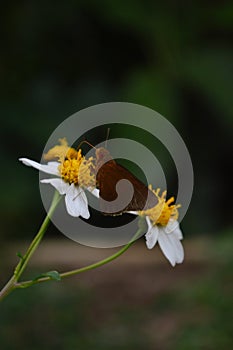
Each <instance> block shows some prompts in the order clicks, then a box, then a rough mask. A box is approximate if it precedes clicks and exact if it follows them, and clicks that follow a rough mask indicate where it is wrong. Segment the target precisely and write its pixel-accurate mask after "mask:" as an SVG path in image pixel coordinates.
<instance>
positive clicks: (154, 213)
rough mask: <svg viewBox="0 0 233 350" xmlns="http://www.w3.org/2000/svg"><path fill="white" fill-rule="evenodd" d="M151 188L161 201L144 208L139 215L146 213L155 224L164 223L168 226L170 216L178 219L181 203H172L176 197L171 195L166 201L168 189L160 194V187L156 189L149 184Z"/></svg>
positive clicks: (163, 224)
mask: <svg viewBox="0 0 233 350" xmlns="http://www.w3.org/2000/svg"><path fill="white" fill-rule="evenodd" d="M149 189H150V190H151V191H152V192H153V193H154V194H155V195H156V197H157V198H158V201H159V203H158V204H157V205H156V206H155V207H153V208H151V209H147V210H143V211H141V212H139V215H145V216H148V217H149V218H150V220H151V222H152V224H153V226H155V225H162V226H166V225H167V223H168V221H169V220H170V218H172V219H174V220H177V219H178V216H179V213H178V208H180V206H181V205H180V204H178V205H175V204H172V205H171V203H173V202H174V200H175V199H174V197H171V198H170V199H168V201H166V199H165V198H166V191H164V192H163V193H162V195H161V196H159V192H160V189H157V190H156V191H155V190H153V189H152V187H151V186H149Z"/></svg>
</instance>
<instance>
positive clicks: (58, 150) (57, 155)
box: [44, 138, 96, 188]
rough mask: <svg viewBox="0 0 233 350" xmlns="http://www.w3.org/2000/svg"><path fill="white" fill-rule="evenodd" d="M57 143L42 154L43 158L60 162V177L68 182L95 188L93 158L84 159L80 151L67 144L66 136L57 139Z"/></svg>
mask: <svg viewBox="0 0 233 350" xmlns="http://www.w3.org/2000/svg"><path fill="white" fill-rule="evenodd" d="M59 143H60V144H59V145H56V146H54V147H53V148H51V149H50V150H49V151H48V152H47V153H46V154H44V159H45V160H52V159H57V160H58V161H59V162H60V163H61V164H60V165H59V167H58V169H59V171H60V174H61V177H62V179H63V180H64V181H65V182H68V183H69V184H72V183H73V184H75V185H79V186H82V187H90V188H95V186H96V180H95V172H94V167H95V166H94V162H93V158H92V157H91V158H89V159H85V157H84V156H82V151H81V149H79V150H78V151H77V150H76V149H74V148H72V147H69V146H68V142H67V140H66V138H63V139H59Z"/></svg>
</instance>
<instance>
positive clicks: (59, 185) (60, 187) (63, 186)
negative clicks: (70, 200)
mask: <svg viewBox="0 0 233 350" xmlns="http://www.w3.org/2000/svg"><path fill="white" fill-rule="evenodd" d="M40 182H42V183H45V184H51V185H52V186H53V187H55V188H56V190H57V191H58V192H59V193H60V194H66V192H67V191H68V189H69V187H70V185H69V184H68V183H66V182H65V181H63V180H62V179H43V180H40Z"/></svg>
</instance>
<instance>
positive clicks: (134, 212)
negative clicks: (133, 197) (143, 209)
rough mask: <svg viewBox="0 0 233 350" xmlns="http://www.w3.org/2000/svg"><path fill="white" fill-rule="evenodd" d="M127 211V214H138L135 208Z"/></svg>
mask: <svg viewBox="0 0 233 350" xmlns="http://www.w3.org/2000/svg"><path fill="white" fill-rule="evenodd" d="M126 213H127V214H133V215H138V212H137V211H133V210H130V211H126Z"/></svg>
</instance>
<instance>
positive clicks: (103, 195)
mask: <svg viewBox="0 0 233 350" xmlns="http://www.w3.org/2000/svg"><path fill="white" fill-rule="evenodd" d="M96 180H97V188H98V189H99V190H100V193H99V194H100V208H101V211H102V212H103V214H105V215H120V214H122V213H125V212H128V211H139V210H145V209H149V208H152V207H154V206H155V205H157V204H158V199H157V197H156V196H155V194H154V193H153V192H152V191H151V190H149V189H148V187H147V186H145V185H144V184H143V183H142V182H141V181H140V180H139V179H137V178H136V177H135V176H134V175H133V174H132V173H131V172H130V171H129V170H127V169H126V168H124V167H123V166H122V165H120V164H118V163H117V162H116V161H115V160H114V159H113V158H112V157H111V155H110V153H109V151H108V150H107V149H106V148H104V147H100V148H97V149H96ZM121 180H127V181H121ZM118 183H119V184H120V185H121V186H120V188H121V190H120V191H119V193H117V184H118ZM129 183H130V184H131V189H132V192H131V199H130V201H129V189H130V188H129ZM118 194H119V198H120V204H119V201H117V198H118ZM101 199H102V200H101ZM124 203H126V205H125V206H124ZM122 205H123V207H122Z"/></svg>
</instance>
